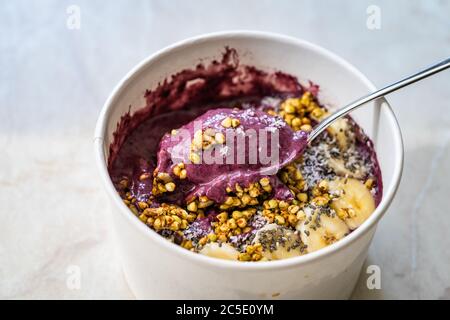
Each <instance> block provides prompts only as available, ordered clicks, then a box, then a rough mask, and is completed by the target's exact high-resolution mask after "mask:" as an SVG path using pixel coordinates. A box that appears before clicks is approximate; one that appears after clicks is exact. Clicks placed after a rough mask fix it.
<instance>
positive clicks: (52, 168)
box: [0, 0, 450, 299]
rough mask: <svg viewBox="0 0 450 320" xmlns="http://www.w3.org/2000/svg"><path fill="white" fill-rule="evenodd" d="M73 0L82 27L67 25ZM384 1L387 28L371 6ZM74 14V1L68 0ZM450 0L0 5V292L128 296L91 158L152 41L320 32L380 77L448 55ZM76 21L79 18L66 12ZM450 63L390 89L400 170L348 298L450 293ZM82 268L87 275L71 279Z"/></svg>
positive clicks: (319, 39) (317, 37) (323, 40)
mask: <svg viewBox="0 0 450 320" xmlns="http://www.w3.org/2000/svg"><path fill="white" fill-rule="evenodd" d="M70 5H75V6H77V7H75V8H79V9H80V12H81V16H80V17H81V20H80V22H81V24H80V26H81V29H70V28H68V26H67V19H68V18H69V14H68V13H67V10H68V8H69V11H70V9H71V7H70ZM370 5H376V6H378V8H379V9H380V10H381V28H380V29H375V30H370V29H369V28H367V26H366V20H367V13H366V10H367V8H368V7H369V6H370ZM70 12H71V13H73V11H70ZM449 16H450V1H444V0H441V1H417V0H416V1H405V0H403V1H375V0H371V1H339V2H338V1H267V0H262V1H245V2H244V1H235V0H230V1H227V2H223V1H203V0H202V1H181V0H171V1H139V0H134V1H132V2H130V1H124V0H117V1H98V0H96V1H93V0H90V1H81V0H71V1H56V0H55V1H50V0H45V1H44V0H39V1H37V0H35V1H17V0H16V1H5V0H3V1H2V3H1V5H0V52H1V54H0V70H1V72H0V84H1V85H0V148H1V150H2V152H0V167H1V168H2V169H1V170H0V219H1V220H0V221H1V223H0V298H5V299H18V298H25V299H36V298H39V299H42V298H44V299H46V298H65V299H78V298H81V299H98V298H106V299H112V298H121V299H129V298H133V294H132V293H131V292H130V290H129V289H128V287H127V284H126V282H125V280H124V278H123V275H122V272H121V269H120V262H119V261H118V257H117V255H116V252H115V246H114V241H113V239H112V232H111V230H110V228H109V216H108V206H107V205H106V203H107V199H106V195H105V193H104V192H103V190H102V188H101V186H100V184H99V181H98V179H97V172H96V168H95V166H94V161H93V148H92V140H93V130H94V126H95V122H96V119H97V116H98V113H99V110H100V108H101V106H102V104H103V102H104V100H105V99H106V97H107V96H108V94H109V92H110V91H111V90H112V88H113V86H115V85H116V83H117V82H118V81H119V80H120V79H121V77H122V76H123V75H124V74H125V73H126V72H127V71H128V70H129V69H130V68H131V67H132V66H134V65H135V64H136V63H137V62H139V61H140V60H141V59H143V58H145V57H146V56H147V55H149V54H150V53H152V52H154V51H155V50H157V49H160V48H162V47H164V46H166V45H168V44H170V43H172V42H174V41H177V40H180V39H183V38H186V37H189V36H193V35H198V34H201V33H205V32H211V31H219V30H226V29H255V30H268V31H274V32H279V33H284V34H288V35H292V36H296V37H299V38H304V39H306V40H309V41H312V42H315V43H317V44H319V45H322V46H324V47H326V48H328V49H331V50H332V51H335V52H336V53H337V54H339V55H341V56H342V57H344V58H346V59H347V60H349V61H350V62H352V63H353V64H355V65H356V66H357V67H358V68H359V69H360V70H362V71H363V72H364V73H365V74H366V75H367V76H368V77H369V78H370V79H372V80H373V81H374V82H375V84H377V85H382V84H384V83H387V82H389V81H391V80H394V79H397V78H398V77H400V76H403V75H406V74H408V73H410V72H412V71H414V70H416V69H417V68H420V67H422V66H425V65H427V64H429V63H432V62H434V61H437V60H439V59H442V58H444V57H446V56H447V57H448V56H449V54H450V19H449ZM69 25H71V24H69ZM449 85H450V72H446V73H444V74H440V75H437V76H436V77H434V78H433V79H430V80H428V81H426V82H423V83H420V84H417V85H415V86H413V87H410V88H407V89H405V90H403V91H401V92H399V93H396V94H393V95H392V96H390V97H389V101H390V102H391V104H392V106H393V107H394V109H395V113H396V115H397V116H398V120H399V122H400V125H401V127H402V131H403V136H404V142H405V167H404V175H403V180H402V183H401V186H400V189H399V191H398V194H397V197H396V198H395V200H394V202H393V203H392V206H391V208H390V210H389V212H388V213H387V215H386V216H385V217H384V218H383V220H382V221H381V223H380V224H379V227H378V231H377V234H376V236H375V238H374V241H373V245H372V247H371V249H370V255H369V258H368V260H367V264H368V265H370V264H375V265H378V266H379V267H380V269H381V274H382V282H381V287H382V288H381V290H368V289H367V286H366V279H367V274H366V273H364V272H363V273H362V275H361V278H360V281H359V283H358V285H357V287H356V289H355V292H354V294H353V297H354V298H356V299H366V298H377V299H378V298H380V299H381V298H383V299H400V298H411V299H419V298H442V299H449V298H450V250H449V247H450V236H449V232H448V230H449V229H450V210H449V209H448V204H447V200H448V197H449V195H450V194H449V189H450V188H449V187H450V184H449V179H450V165H449V163H450V145H449V143H450V116H449V111H450V106H449V101H450V90H449V88H450V87H449ZM74 274H79V275H80V282H76V283H75V285H74V284H73V281H72V280H73V276H74Z"/></svg>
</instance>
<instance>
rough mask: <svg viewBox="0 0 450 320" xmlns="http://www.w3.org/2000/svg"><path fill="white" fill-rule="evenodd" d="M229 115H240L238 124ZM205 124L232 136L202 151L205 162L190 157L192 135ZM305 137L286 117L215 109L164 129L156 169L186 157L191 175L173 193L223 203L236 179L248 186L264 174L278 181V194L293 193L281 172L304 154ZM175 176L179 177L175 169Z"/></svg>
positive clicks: (170, 167)
mask: <svg viewBox="0 0 450 320" xmlns="http://www.w3.org/2000/svg"><path fill="white" fill-rule="evenodd" d="M229 119H237V120H238V121H239V125H238V126H237V127H236V128H225V127H224V126H223V125H222V122H223V121H226V120H229ZM203 130H210V131H212V132H213V133H216V134H220V135H223V136H222V137H226V139H228V142H226V143H222V144H216V145H215V146H214V147H212V148H211V149H209V150H205V151H203V152H202V153H201V154H202V155H203V159H202V162H201V163H200V164H195V163H188V161H186V160H189V154H190V152H191V142H192V137H194V133H195V132H196V131H197V132H202V131H203ZM306 137H307V133H305V132H303V131H296V132H294V131H293V130H292V129H291V127H289V126H288V125H287V124H286V122H285V121H283V120H282V119H281V118H279V117H276V116H272V115H269V114H267V113H266V112H264V111H261V110H256V109H254V108H250V109H245V110H243V109H230V108H220V109H213V110H209V111H207V112H206V113H204V114H203V115H201V116H199V117H197V118H196V119H195V120H194V121H191V122H189V123H188V124H186V125H184V126H182V127H181V128H179V130H177V133H176V134H171V133H167V134H166V135H164V137H163V138H162V140H161V143H160V147H159V151H158V155H157V158H158V163H157V166H156V169H157V172H167V173H169V174H171V173H172V172H173V167H174V166H175V165H176V163H178V162H182V163H185V168H186V171H187V179H185V180H177V190H176V191H175V192H174V193H173V195H172V196H173V197H176V196H177V195H178V196H179V197H180V196H181V197H184V198H186V199H192V198H194V197H199V196H204V195H206V196H207V197H208V198H209V199H211V200H213V201H215V202H217V203H221V202H223V201H224V199H225V197H226V188H227V187H228V188H230V189H232V190H234V188H235V185H236V184H238V185H239V186H242V187H248V186H249V185H250V184H251V183H254V182H256V181H259V180H260V179H261V178H262V177H268V178H269V179H270V180H271V185H273V186H275V188H274V197H275V198H277V199H286V200H287V199H292V193H291V192H290V191H289V189H288V188H287V187H286V186H285V185H284V184H283V183H281V181H280V180H279V179H278V177H277V176H276V173H277V172H278V171H279V170H280V169H281V168H282V167H284V166H285V165H286V164H288V163H290V162H292V161H293V160H294V159H296V158H298V157H299V156H300V155H301V152H302V150H303V149H304V148H305V147H306ZM272 148H273V149H272ZM275 149H276V150H275ZM271 151H273V152H274V154H271ZM265 156H266V157H265ZM270 156H273V157H270ZM174 157H175V159H174ZM177 160H178V161H177ZM172 177H173V178H174V179H176V176H174V175H173V174H172Z"/></svg>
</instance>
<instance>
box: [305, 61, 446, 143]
mask: <svg viewBox="0 0 450 320" xmlns="http://www.w3.org/2000/svg"><path fill="white" fill-rule="evenodd" d="M449 67H450V58H447V59H445V60H444V61H441V62H439V63H437V64H435V65H433V66H431V67H428V68H426V69H424V70H422V71H419V72H417V73H415V74H413V75H411V76H409V77H406V78H404V79H402V80H400V81H397V82H394V83H392V84H390V85H388V86H386V87H384V88H382V89H380V90H377V91H375V92H373V93H370V94H368V95H366V96H363V97H361V98H359V99H358V100H356V101H353V102H352V103H350V104H348V105H346V106H345V107H343V108H341V109H339V110H337V111H336V112H334V113H333V114H331V115H330V116H328V117H327V118H325V119H324V120H322V121H321V122H320V123H319V124H318V125H317V126H316V127H315V128H314V129H313V131H311V133H310V134H309V135H308V137H307V144H309V143H310V142H311V141H312V140H314V139H315V138H316V137H317V136H318V135H319V134H320V133H322V131H323V130H325V129H326V128H327V127H328V126H329V125H330V124H331V123H333V122H334V121H335V120H337V119H339V118H342V117H343V116H345V115H346V114H348V113H349V112H351V111H353V110H355V109H357V108H359V107H361V106H362V105H363V104H365V103H367V102H370V101H372V100H375V99H377V98H380V97H382V96H385V95H387V94H389V93H391V92H394V91H397V90H398V89H401V88H403V87H405V86H407V85H410V84H412V83H414V82H417V81H419V80H422V79H424V78H427V77H429V76H431V75H433V74H435V73H438V72H441V71H443V70H445V69H447V68H449Z"/></svg>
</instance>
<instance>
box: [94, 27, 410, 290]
mask: <svg viewBox="0 0 450 320" xmlns="http://www.w3.org/2000/svg"><path fill="white" fill-rule="evenodd" d="M373 90H374V87H373V85H372V84H371V83H370V82H369V81H368V80H367V79H366V78H365V77H364V76H363V75H362V74H360V73H359V72H358V71H357V70H356V69H354V68H353V67H352V66H351V65H349V64H348V63H346V62H345V61H343V60H342V59H340V58H338V57H336V56H335V55H333V54H331V53H329V52H328V51H325V50H324V49H321V48H319V47H317V46H315V45H312V44H309V43H307V42H304V41H300V40H297V39H292V38H288V37H285V36H280V35H273V34H267V33H259V32H225V33H219V34H212V35H206V36H202V37H198V38H194V39H190V40H186V41H183V42H181V43H178V44H176V45H174V46H171V47H168V48H166V49H164V50H162V51H160V52H158V53H156V54H155V55H153V56H151V57H150V58H148V59H147V60H145V61H144V62H143V63H141V64H140V65H139V66H138V67H136V68H135V69H134V70H133V71H131V72H130V73H129V74H128V75H127V76H126V77H125V79H124V80H123V81H122V82H121V83H120V84H119V85H118V86H117V87H116V89H115V90H114V92H113V93H112V95H111V96H110V98H109V99H108V101H107V102H106V104H105V107H104V108H103V111H102V114H101V115H100V119H99V121H98V125H97V131H96V137H95V147H96V154H97V160H98V165H99V167H100V172H101V176H102V179H103V182H104V185H105V187H106V189H107V192H108V194H109V195H110V198H111V200H112V203H113V204H112V211H113V214H112V217H113V221H114V228H115V232H116V235H117V245H118V247H119V250H120V253H121V256H122V263H123V269H124V273H125V276H126V278H127V280H128V282H129V284H130V287H131V289H132V290H133V292H134V293H135V294H136V296H137V297H138V298H156V299H158V298H171V299H173V298H185V299H195V298H209V299H211V298H219V299H220V298H226V299H228V298H239V299H242V298H245V299H270V298H306V299H311V298H322V299H323V298H325V299H330V298H347V297H349V295H350V294H351V292H352V290H353V287H354V285H355V283H356V281H357V279H358V276H359V273H360V270H361V267H362V264H363V262H364V260H365V258H366V256H367V251H368V247H369V244H370V241H371V239H372V237H373V235H374V232H375V228H376V224H377V221H378V220H379V218H380V217H381V216H382V215H383V213H384V212H385V211H386V209H387V207H388V205H389V203H390V201H391V200H392V198H393V196H394V193H395V190H396V188H397V185H398V183H399V180H400V175H401V169H402V159H403V150H402V141H401V135H400V130H399V128H398V125H397V122H396V120H395V117H394V115H393V113H392V111H391V109H390V107H389V105H388V104H387V102H386V101H384V100H382V101H380V100H379V101H377V102H375V103H373V105H372V106H366V107H365V108H362V109H360V110H358V111H356V112H354V113H352V114H351V115H350V116H347V117H345V118H342V119H339V120H338V121H336V122H335V123H333V124H332V125H331V126H330V127H329V128H328V129H327V130H326V131H325V132H323V133H322V134H321V135H320V136H319V137H318V138H317V139H315V140H314V141H313V142H312V143H310V144H308V143H307V137H308V134H309V133H310V132H311V130H312V129H313V128H314V126H315V125H316V124H317V123H318V122H320V121H321V120H322V119H324V118H325V117H327V115H329V114H330V113H331V112H333V109H334V108H336V107H339V106H340V105H342V104H344V103H346V102H348V101H351V100H352V99H354V98H355V97H358V96H359V95H362V94H364V93H367V92H370V91H373Z"/></svg>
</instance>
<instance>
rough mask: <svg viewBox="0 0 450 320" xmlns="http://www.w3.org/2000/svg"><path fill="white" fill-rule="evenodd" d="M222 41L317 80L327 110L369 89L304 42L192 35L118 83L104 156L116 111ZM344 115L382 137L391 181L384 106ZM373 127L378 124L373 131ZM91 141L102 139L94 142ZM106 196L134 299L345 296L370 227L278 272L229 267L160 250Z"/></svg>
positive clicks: (271, 66)
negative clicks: (317, 256) (342, 244)
mask: <svg viewBox="0 0 450 320" xmlns="http://www.w3.org/2000/svg"><path fill="white" fill-rule="evenodd" d="M225 46H230V47H232V48H236V49H237V50H238V52H239V55H240V61H241V63H243V64H251V65H254V66H256V67H258V68H261V69H265V70H268V71H271V70H281V71H285V72H288V73H290V74H293V75H295V76H298V77H299V79H301V81H302V82H304V81H306V80H311V81H313V82H314V83H317V84H320V87H321V92H320V98H321V100H322V101H323V102H325V104H328V105H329V106H330V107H338V106H341V105H343V104H344V103H348V102H349V101H352V100H354V99H355V98H357V97H359V96H361V95H363V94H365V93H367V92H369V91H372V90H373V87H372V86H371V85H370V84H369V83H368V82H367V81H366V80H364V79H362V77H361V75H360V74H358V73H357V72H356V71H355V70H353V69H352V68H350V67H349V66H348V65H345V64H341V63H340V62H339V61H336V60H334V58H333V57H331V56H329V55H328V54H327V53H325V52H322V51H320V50H319V51H318V49H317V48H316V47H312V46H310V45H308V44H302V45H299V44H298V43H293V42H292V41H289V40H287V39H285V38H280V39H276V38H273V37H272V38H270V39H267V38H266V37H259V36H252V37H248V36H236V35H234V36H233V37H230V38H228V37H223V36H222V37H218V38H210V39H208V40H196V41H194V42H188V43H187V44H185V45H184V46H183V47H182V48H176V49H174V50H169V51H165V52H164V53H162V54H158V55H156V56H155V57H154V58H153V59H151V61H150V62H147V63H144V64H142V65H140V66H139V67H138V71H137V72H135V73H134V74H133V75H132V76H131V74H129V76H131V77H128V79H126V80H125V82H123V83H121V84H120V85H119V86H120V88H119V90H118V91H117V92H116V95H115V97H114V98H113V99H112V100H111V101H109V102H110V105H109V109H108V110H104V113H102V115H101V117H106V119H105V120H106V124H107V125H106V128H105V129H106V130H105V131H104V132H103V131H102V132H99V130H97V132H96V137H102V136H104V137H105V141H104V143H103V145H102V146H101V147H103V150H104V152H105V153H107V146H108V145H109V144H110V142H111V138H112V134H113V132H114V130H115V129H116V124H117V122H118V121H119V119H120V116H121V115H123V114H124V113H125V112H126V111H128V107H129V106H131V110H132V111H133V110H137V109H139V108H141V107H143V106H144V103H145V102H144V99H143V94H144V92H145V90H146V89H148V88H154V87H155V86H156V85H157V84H158V82H160V81H162V80H163V79H165V78H166V77H168V76H170V75H171V74H173V73H175V72H177V71H180V70H182V69H184V68H192V67H194V66H195V65H196V64H197V63H198V62H199V57H200V58H203V61H204V62H206V63H207V62H208V61H210V60H211V59H212V58H216V59H218V58H220V57H221V54H222V52H223V51H224V47H225ZM352 115H353V116H354V118H355V119H356V120H357V122H358V123H359V124H360V125H361V126H362V127H363V129H364V130H365V132H366V133H367V134H368V135H369V136H371V137H372V138H375V136H376V135H377V136H378V137H377V138H378V139H377V140H380V141H382V142H383V143H382V144H380V143H376V145H377V152H378V156H379V161H380V164H381V168H382V172H383V183H384V185H385V186H394V185H396V184H397V182H396V181H394V178H395V174H396V170H398V168H395V166H394V164H393V163H394V162H396V159H395V158H396V157H397V158H398V157H401V152H399V150H398V149H399V148H400V149H401V146H400V147H399V145H398V141H396V140H395V139H391V137H393V136H395V135H396V134H397V135H398V132H396V130H397V128H396V127H395V126H396V124H395V123H393V121H394V122H395V118H394V120H393V118H392V113H391V111H390V110H389V109H388V106H383V107H382V110H381V112H378V109H376V110H375V109H374V105H372V106H366V107H364V108H361V109H359V110H358V111H356V112H355V113H353V114H352ZM378 124H379V125H380V128H377V126H378ZM100 129H102V128H100ZM378 129H381V130H378ZM96 141H97V143H98V144H102V139H96ZM400 145H401V141H400ZM106 157H107V156H106ZM101 165H104V164H101ZM391 188H392V187H391ZM394 189H395V188H394ZM110 190H111V188H109V191H110ZM109 193H110V197H113V198H114V199H113V200H115V205H114V209H113V216H114V221H115V230H116V233H117V238H118V246H119V248H120V252H121V255H122V260H123V267H124V272H125V275H126V278H127V279H128V282H129V284H130V287H131V289H132V290H133V291H134V293H135V294H136V296H137V297H138V298H211V299H212V298H237V299H242V298H255V299H258V298H271V297H272V295H274V294H275V295H276V294H280V295H279V296H278V297H279V298H327V299H328V298H347V297H349V295H350V294H351V292H352V290H353V287H354V285H355V283H356V281H357V278H358V275H359V273H360V269H361V266H362V264H363V262H364V260H365V258H366V255H367V250H368V247H369V244H370V241H371V239H372V237H373V234H374V232H375V229H376V224H374V225H372V226H371V227H370V228H368V229H367V230H366V232H365V233H364V234H363V235H362V236H361V237H360V238H359V239H357V241H352V242H350V243H349V244H348V245H347V246H346V247H343V248H342V250H339V251H334V252H331V253H330V254H328V255H324V256H322V257H321V258H320V259H314V260H311V261H307V262H306V263H302V264H297V265H289V266H288V267H284V268H282V267H280V268H279V269H261V270H257V271H255V270H253V271H249V269H242V268H239V269H236V270H231V269H230V268H222V267H219V266H217V267H215V266H214V265H211V264H204V263H200V262H198V261H196V260H195V259H185V257H184V256H182V255H180V254H179V253H178V252H177V251H175V250H167V248H166V247H164V246H161V245H160V243H158V242H155V241H153V240H152V239H151V237H149V236H148V234H144V233H143V232H142V231H141V230H138V228H136V225H135V224H136V223H135V222H134V221H132V220H131V219H129V217H126V214H128V212H125V213H124V211H126V210H127V209H126V207H125V206H122V207H119V206H118V205H116V204H117V203H118V202H117V199H115V198H117V197H118V196H117V194H115V192H109ZM130 214H131V213H130ZM148 232H149V233H150V232H152V231H151V230H148Z"/></svg>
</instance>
